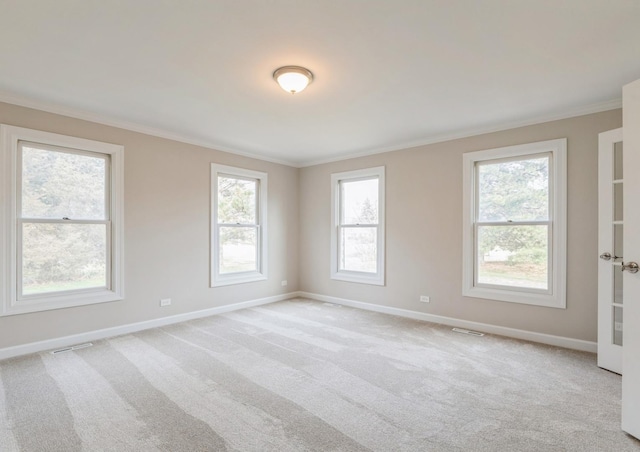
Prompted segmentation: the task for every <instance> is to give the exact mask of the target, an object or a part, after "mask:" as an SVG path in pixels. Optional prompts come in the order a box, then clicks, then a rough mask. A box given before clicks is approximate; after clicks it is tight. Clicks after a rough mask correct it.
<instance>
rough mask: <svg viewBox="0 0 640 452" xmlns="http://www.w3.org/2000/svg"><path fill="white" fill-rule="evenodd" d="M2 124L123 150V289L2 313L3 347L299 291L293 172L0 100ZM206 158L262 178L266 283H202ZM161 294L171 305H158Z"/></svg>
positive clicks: (206, 280)
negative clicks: (121, 296) (95, 298)
mask: <svg viewBox="0 0 640 452" xmlns="http://www.w3.org/2000/svg"><path fill="white" fill-rule="evenodd" d="M0 122H1V123H3V124H10V125H15V126H20V127H28V128H33V129H39V130H44V131H47V132H54V133H60V134H64V135H72V136H77V137H81V138H88V139H92V140H99V141H105V142H109V143H116V144H121V145H124V147H125V292H126V299H125V300H124V301H118V302H112V303H103V304H97V305H91V306H83V307H77V308H70V309H59V310H54V311H46V312H39V313H34V314H22V315H14V316H9V317H1V318H0V348H4V347H9V346H13V345H19V344H24V343H29V342H34V341H41V340H45V339H50V338H55V337H60V336H66V335H71V334H76V333H81V332H86V331H92V330H97V329H101V328H108V327H113V326H120V325H125V324H129V323H135V322H140V321H144V320H150V319H155V318H159V317H165V316H169V315H175V314H180V313H185V312H190V311H197V310H202V309H207V308H211V307H217V306H222V305H225V304H230V303H237V302H241V301H246V300H253V299H257V298H263V297H268V296H272V295H278V294H282V293H286V292H291V291H296V290H298V286H297V281H298V199H297V187H298V169H296V168H291V167H287V166H283V165H278V164H273V163H268V162H264V161H260V160H255V159H250V158H246V157H240V156H237V155H232V154H228V153H224V152H218V151H214V150H211V149H206V148H202V147H198V146H192V145H188V144H184V143H179V142H175V141H171V140H166V139H162V138H156V137H152V136H148V135H144V134H140V133H136V132H130V131H126V130H122V129H117V128H113V127H108V126H104V125H99V124H95V123H91V122H86V121H81V120H77V119H72V118H68V117H64V116H59V115H54V114H49V113H44V112H41V111H36V110H32V109H27V108H22V107H17V106H13V105H8V104H3V103H0ZM211 162H217V163H221V164H225V165H233V166H238V167H242V168H248V169H252V170H258V171H265V172H267V173H268V175H269V193H268V196H269V198H268V209H269V210H268V219H269V242H268V258H269V267H268V276H269V278H268V280H267V281H261V282H255V283H249V284H241V285H235V286H227V287H220V288H215V289H212V288H210V287H209V268H210V267H209V243H210V240H209V212H210V207H209V202H210V201H209V199H210V196H209V185H210V182H209V177H210V163H211ZM285 279H286V280H287V281H288V282H289V285H288V286H287V287H282V286H281V285H280V282H281V281H282V280H285ZM160 298H171V299H172V300H173V304H172V306H169V307H165V308H160V307H159V300H160Z"/></svg>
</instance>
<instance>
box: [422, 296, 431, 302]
mask: <svg viewBox="0 0 640 452" xmlns="http://www.w3.org/2000/svg"><path fill="white" fill-rule="evenodd" d="M420 301H421V302H423V303H429V302H430V301H431V300H430V299H429V297H427V296H426V295H420Z"/></svg>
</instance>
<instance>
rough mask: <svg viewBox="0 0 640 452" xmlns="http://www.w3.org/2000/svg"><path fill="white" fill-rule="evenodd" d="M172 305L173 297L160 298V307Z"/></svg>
mask: <svg viewBox="0 0 640 452" xmlns="http://www.w3.org/2000/svg"><path fill="white" fill-rule="evenodd" d="M169 305H171V298H163V299H161V300H160V307H161V308H164V307H165V306H169Z"/></svg>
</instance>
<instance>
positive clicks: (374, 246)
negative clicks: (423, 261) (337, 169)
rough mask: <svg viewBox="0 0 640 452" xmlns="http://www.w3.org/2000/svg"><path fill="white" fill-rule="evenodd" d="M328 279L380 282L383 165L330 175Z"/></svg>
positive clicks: (382, 250)
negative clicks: (330, 203)
mask: <svg viewBox="0 0 640 452" xmlns="http://www.w3.org/2000/svg"><path fill="white" fill-rule="evenodd" d="M331 184H332V198H333V209H332V218H331V220H332V233H331V278H332V279H338V280H342V281H351V282H359V283H366V284H376V285H384V262H385V261H384V218H385V217H384V195H385V190H384V185H385V184H384V167H378V168H370V169H364V170H357V171H348V172H344V173H335V174H332V175H331Z"/></svg>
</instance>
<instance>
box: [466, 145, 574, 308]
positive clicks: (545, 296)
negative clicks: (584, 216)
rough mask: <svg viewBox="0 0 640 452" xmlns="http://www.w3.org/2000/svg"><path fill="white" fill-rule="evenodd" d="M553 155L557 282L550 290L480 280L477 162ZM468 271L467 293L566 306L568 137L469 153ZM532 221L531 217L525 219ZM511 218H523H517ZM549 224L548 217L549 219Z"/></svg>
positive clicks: (552, 266)
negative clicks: (480, 283)
mask: <svg viewBox="0 0 640 452" xmlns="http://www.w3.org/2000/svg"><path fill="white" fill-rule="evenodd" d="M541 154H547V155H550V159H549V160H550V165H549V173H550V174H549V187H550V192H549V200H550V202H549V220H550V222H549V223H550V228H549V235H550V244H551V246H550V254H551V255H550V256H549V266H548V268H549V272H550V280H551V283H550V285H549V289H548V290H546V291H543V290H536V289H527V288H516V287H512V286H495V285H494V286H490V285H484V284H482V285H479V284H476V270H477V267H476V265H477V261H476V257H477V252H476V230H477V224H476V223H477V215H478V208H477V203H478V200H477V196H478V193H477V180H476V179H477V177H476V174H477V169H476V168H477V166H478V165H477V164H478V163H479V162H482V163H486V162H492V161H495V163H499V162H500V161H504V160H509V159H517V158H527V157H535V156H537V155H541ZM463 206H464V210H463V240H462V248H463V271H462V294H463V295H464V296H466V297H474V298H484V299H488V300H498V301H507V302H512V303H523V304H530V305H537V306H545V307H552V308H559V309H565V308H566V306H567V304H566V267H567V260H566V256H567V139H566V138H561V139H556V140H549V141H541V142H537V143H528V144H521V145H515V146H507V147H503V148H497V149H489V150H486V151H477V152H468V153H466V154H463ZM525 223H526V222H525ZM510 224H514V225H516V224H520V223H519V222H512V223H510ZM544 224H546V222H544Z"/></svg>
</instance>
